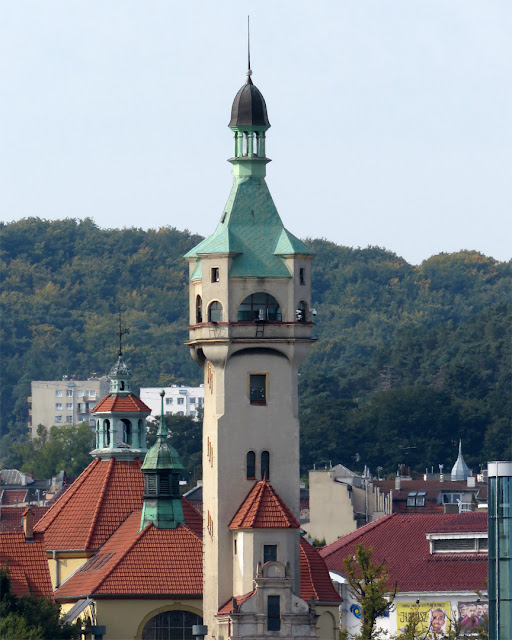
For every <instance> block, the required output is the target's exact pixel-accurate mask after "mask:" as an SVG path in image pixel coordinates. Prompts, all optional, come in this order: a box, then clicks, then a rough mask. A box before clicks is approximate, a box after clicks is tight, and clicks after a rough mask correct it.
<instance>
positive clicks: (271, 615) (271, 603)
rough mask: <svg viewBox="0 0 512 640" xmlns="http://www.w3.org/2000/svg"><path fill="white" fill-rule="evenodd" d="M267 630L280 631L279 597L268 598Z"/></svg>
mask: <svg viewBox="0 0 512 640" xmlns="http://www.w3.org/2000/svg"><path fill="white" fill-rule="evenodd" d="M267 629H268V631H281V606H280V602H279V596H268V600H267Z"/></svg>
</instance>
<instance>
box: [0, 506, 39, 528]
mask: <svg viewBox="0 0 512 640" xmlns="http://www.w3.org/2000/svg"><path fill="white" fill-rule="evenodd" d="M30 508H31V510H32V513H33V514H34V524H35V523H36V522H37V521H38V520H40V519H41V517H42V516H43V515H44V514H45V513H46V512H47V511H48V509H49V507H34V506H32V505H31V506H30ZM24 511H25V507H8V508H4V509H2V508H0V533H7V532H15V531H18V532H20V531H23V526H22V523H21V516H22V515H23V512H24Z"/></svg>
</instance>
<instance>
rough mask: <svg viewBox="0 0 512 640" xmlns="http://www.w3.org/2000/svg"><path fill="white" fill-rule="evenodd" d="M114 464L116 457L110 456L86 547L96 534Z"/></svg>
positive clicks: (86, 547)
mask: <svg viewBox="0 0 512 640" xmlns="http://www.w3.org/2000/svg"><path fill="white" fill-rule="evenodd" d="M114 464H115V458H110V460H109V461H108V469H107V473H106V474H105V477H104V478H103V486H102V487H101V491H100V495H99V497H98V502H97V504H96V508H95V509H94V515H93V517H92V521H91V524H90V526H89V531H88V533H87V538H86V540H85V549H88V548H89V544H90V543H91V540H92V536H93V534H94V529H95V528H96V521H97V517H98V514H99V512H100V509H101V504H102V502H103V498H104V496H105V493H106V491H107V486H108V481H109V480H110V476H111V475H112V470H113V469H114Z"/></svg>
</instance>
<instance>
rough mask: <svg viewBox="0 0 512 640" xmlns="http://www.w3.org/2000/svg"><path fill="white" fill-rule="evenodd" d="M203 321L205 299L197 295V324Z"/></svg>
mask: <svg viewBox="0 0 512 640" xmlns="http://www.w3.org/2000/svg"><path fill="white" fill-rule="evenodd" d="M202 321H203V301H202V299H201V296H196V324H200V323H201V322H202Z"/></svg>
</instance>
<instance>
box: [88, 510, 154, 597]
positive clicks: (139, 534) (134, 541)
mask: <svg viewBox="0 0 512 640" xmlns="http://www.w3.org/2000/svg"><path fill="white" fill-rule="evenodd" d="M134 513H136V512H135V511H132V512H131V513H129V514H128V515H127V516H126V518H125V520H123V522H122V524H124V523H125V522H126V521H127V520H128V518H129V517H130V516H131V515H133V514H134ZM150 526H151V523H148V524H147V525H146V526H145V527H144V529H141V530H140V531H139V532H137V533H136V534H135V538H134V539H133V542H132V543H130V544H129V545H128V547H126V549H125V550H124V551H123V553H122V554H121V555H120V556H119V558H118V559H117V560H116V561H115V562H114V563H113V564H112V566H111V567H110V569H109V571H107V572H106V573H105V575H104V576H103V578H101V580H100V581H99V582H97V583H96V585H95V587H94V589H95V590H96V591H97V590H98V589H99V588H100V587H101V585H102V584H103V583H104V582H105V580H106V579H107V578H108V577H109V576H110V574H111V573H112V571H114V569H115V568H116V567H117V566H118V565H119V563H120V562H121V561H122V560H124V558H125V557H126V555H127V554H128V553H129V552H130V551H131V550H132V549H133V547H134V546H135V545H136V544H137V542H138V541H139V540H140V539H141V538H142V537H143V536H144V534H145V533H146V532H147V531H148V530H149V527H150ZM91 593H93V591H92V589H91Z"/></svg>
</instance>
